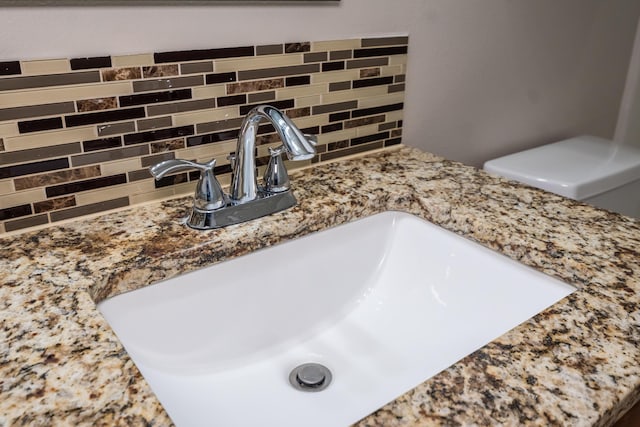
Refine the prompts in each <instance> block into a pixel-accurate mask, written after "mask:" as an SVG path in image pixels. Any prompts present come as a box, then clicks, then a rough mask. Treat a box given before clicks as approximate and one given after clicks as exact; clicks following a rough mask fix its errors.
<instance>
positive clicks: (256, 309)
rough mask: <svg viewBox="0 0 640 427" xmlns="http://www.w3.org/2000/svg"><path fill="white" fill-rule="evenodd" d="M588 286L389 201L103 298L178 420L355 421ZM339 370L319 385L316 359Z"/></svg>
mask: <svg viewBox="0 0 640 427" xmlns="http://www.w3.org/2000/svg"><path fill="white" fill-rule="evenodd" d="M574 290H575V289H574V288H573V287H571V286H569V285H567V284H564V283H562V282H560V281H558V280H556V279H553V278H551V277H549V276H546V275H544V274H542V273H540V272H537V271H535V270H533V269H531V268H528V267H525V266H523V265H521V264H519V263H517V262H515V261H513V260H511V259H508V258H507V257H505V256H503V255H500V254H498V253H496V252H493V251H491V250H489V249H487V248H485V247H482V246H480V245H478V244H476V243H474V242H471V241H469V240H467V239H464V238H462V237H460V236H458V235H456V234H454V233H452V232H449V231H446V230H444V229H442V228H440V227H437V226H435V225H433V224H431V223H429V222H426V221H424V220H422V219H420V218H417V217H415V216H412V215H409V214H405V213H400V212H385V213H382V214H378V215H374V216H371V217H368V218H365V219H362V220H359V221H355V222H352V223H349V224H346V225H342V226H338V227H335V228H332V229H329V230H325V231H322V232H318V233H314V234H311V235H308V236H306V237H303V238H300V239H297V240H293V241H290V242H286V243H283V244H281V245H278V246H274V247H271V248H267V249H263V250H260V251H257V252H254V253H252V254H249V255H246V256H243V257H240V258H236V259H233V260H230V261H227V262H224V263H221V264H217V265H214V266H211V267H207V268H204V269H202V270H198V271H196V272H192V273H188V274H184V275H182V276H179V277H176V278H173V279H170V280H167V281H164V282H161V283H158V284H155V285H152V286H148V287H146V288H142V289H139V290H136V291H133V292H129V293H126V294H122V295H119V296H116V297H113V298H110V299H108V300H105V301H103V302H102V303H100V304H99V305H98V308H99V309H100V311H101V312H102V313H103V315H104V316H105V318H106V319H107V321H108V322H109V324H110V325H111V326H112V327H113V329H114V330H115V332H116V334H117V335H118V337H119V339H120V340H121V341H122V343H123V344H124V346H125V348H126V350H127V351H128V352H129V354H130V355H131V357H132V359H133V360H134V362H135V363H136V365H137V366H138V367H139V369H140V371H141V372H142V374H143V375H144V377H145V378H146V379H147V381H148V383H149V384H150V386H151V388H152V389H153V390H154V392H155V393H156V395H157V396H158V398H159V400H160V402H161V403H162V404H163V406H164V407H165V409H166V410H167V412H168V414H169V415H170V416H171V418H172V419H173V421H174V422H175V423H176V425H177V426H178V427H184V426H211V425H220V426H256V425H269V426H271V425H277V426H287V425H291V426H300V425H304V426H323V427H326V426H345V425H348V424H351V423H354V422H356V421H358V420H359V419H360V418H362V417H364V416H366V415H367V414H369V413H371V412H373V411H375V410H376V409H377V408H379V407H381V406H383V405H384V404H385V403H387V402H389V401H391V400H393V399H395V398H396V397H398V396H399V395H401V394H402V393H404V392H406V391H408V390H410V389H411V388H413V387H415V386H416V385H418V384H420V383H421V382H423V381H425V380H426V379H428V378H430V377H431V376H433V375H435V374H437V373H438V372H439V371H441V370H443V369H445V368H447V367H448V366H450V365H451V364H453V363H455V362H456V361H458V360H459V359H461V358H462V357H464V356H466V355H468V354H469V353H471V352H473V351H474V350H477V349H478V348H480V347H482V346H483V345H485V344H487V343H489V342H490V341H492V340H494V339H495V338H497V337H498V336H500V335H502V334H503V333H505V332H506V331H508V330H509V329H511V328H513V327H515V326H517V325H518V324H520V323H522V322H523V321H525V320H527V319H529V318H530V317H531V316H533V315H535V314H537V313H538V312H540V311H542V310H543V309H545V308H546V307H548V306H550V305H552V304H553V303H554V302H556V301H558V300H559V299H561V298H563V297H564V296H566V295H568V294H570V293H571V292H573V291H574ZM309 362H314V363H321V364H323V365H324V366H326V367H327V368H329V370H330V371H331V373H332V377H333V380H332V382H331V384H329V386H328V387H327V388H326V389H324V390H322V391H318V392H314V393H309V392H306V391H299V390H296V389H294V387H292V386H291V385H290V384H289V373H290V372H291V370H292V369H294V368H295V367H296V366H298V365H301V364H304V363H309Z"/></svg>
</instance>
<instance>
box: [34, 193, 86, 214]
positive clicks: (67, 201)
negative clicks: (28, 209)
mask: <svg viewBox="0 0 640 427" xmlns="http://www.w3.org/2000/svg"><path fill="white" fill-rule="evenodd" d="M75 205H76V196H74V195H71V196H64V197H58V198H57V199H51V200H45V201H43V202H36V203H34V204H33V211H34V212H35V213H37V214H38V213H43V212H49V211H53V210H56V209H62V208H70V207H72V206H75Z"/></svg>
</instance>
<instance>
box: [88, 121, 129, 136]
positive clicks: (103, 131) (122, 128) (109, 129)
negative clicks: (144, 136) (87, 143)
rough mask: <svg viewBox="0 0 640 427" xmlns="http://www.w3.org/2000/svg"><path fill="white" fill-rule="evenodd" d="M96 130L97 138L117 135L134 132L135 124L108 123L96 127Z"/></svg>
mask: <svg viewBox="0 0 640 427" xmlns="http://www.w3.org/2000/svg"><path fill="white" fill-rule="evenodd" d="M97 129H98V135H99V136H107V135H115V134H118V133H130V132H135V131H136V124H135V122H123V123H110V124H104V125H98V127H97Z"/></svg>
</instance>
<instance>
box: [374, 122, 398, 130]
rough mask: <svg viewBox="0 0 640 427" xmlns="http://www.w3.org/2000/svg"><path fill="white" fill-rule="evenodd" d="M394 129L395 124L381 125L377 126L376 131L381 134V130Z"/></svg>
mask: <svg viewBox="0 0 640 427" xmlns="http://www.w3.org/2000/svg"><path fill="white" fill-rule="evenodd" d="M395 127H396V122H389V123H382V124H380V125H378V131H379V132H382V131H383V130H389V129H393V128H395Z"/></svg>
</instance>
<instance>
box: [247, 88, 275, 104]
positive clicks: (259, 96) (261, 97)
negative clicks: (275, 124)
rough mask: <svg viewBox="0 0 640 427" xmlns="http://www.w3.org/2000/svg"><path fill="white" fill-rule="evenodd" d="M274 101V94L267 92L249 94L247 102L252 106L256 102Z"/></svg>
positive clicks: (273, 92)
mask: <svg viewBox="0 0 640 427" xmlns="http://www.w3.org/2000/svg"><path fill="white" fill-rule="evenodd" d="M274 99H276V92H275V91H273V90H271V91H269V92H258V93H250V94H249V98H248V100H247V101H248V102H249V103H252V104H253V103H256V102H265V101H273V100H274Z"/></svg>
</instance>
